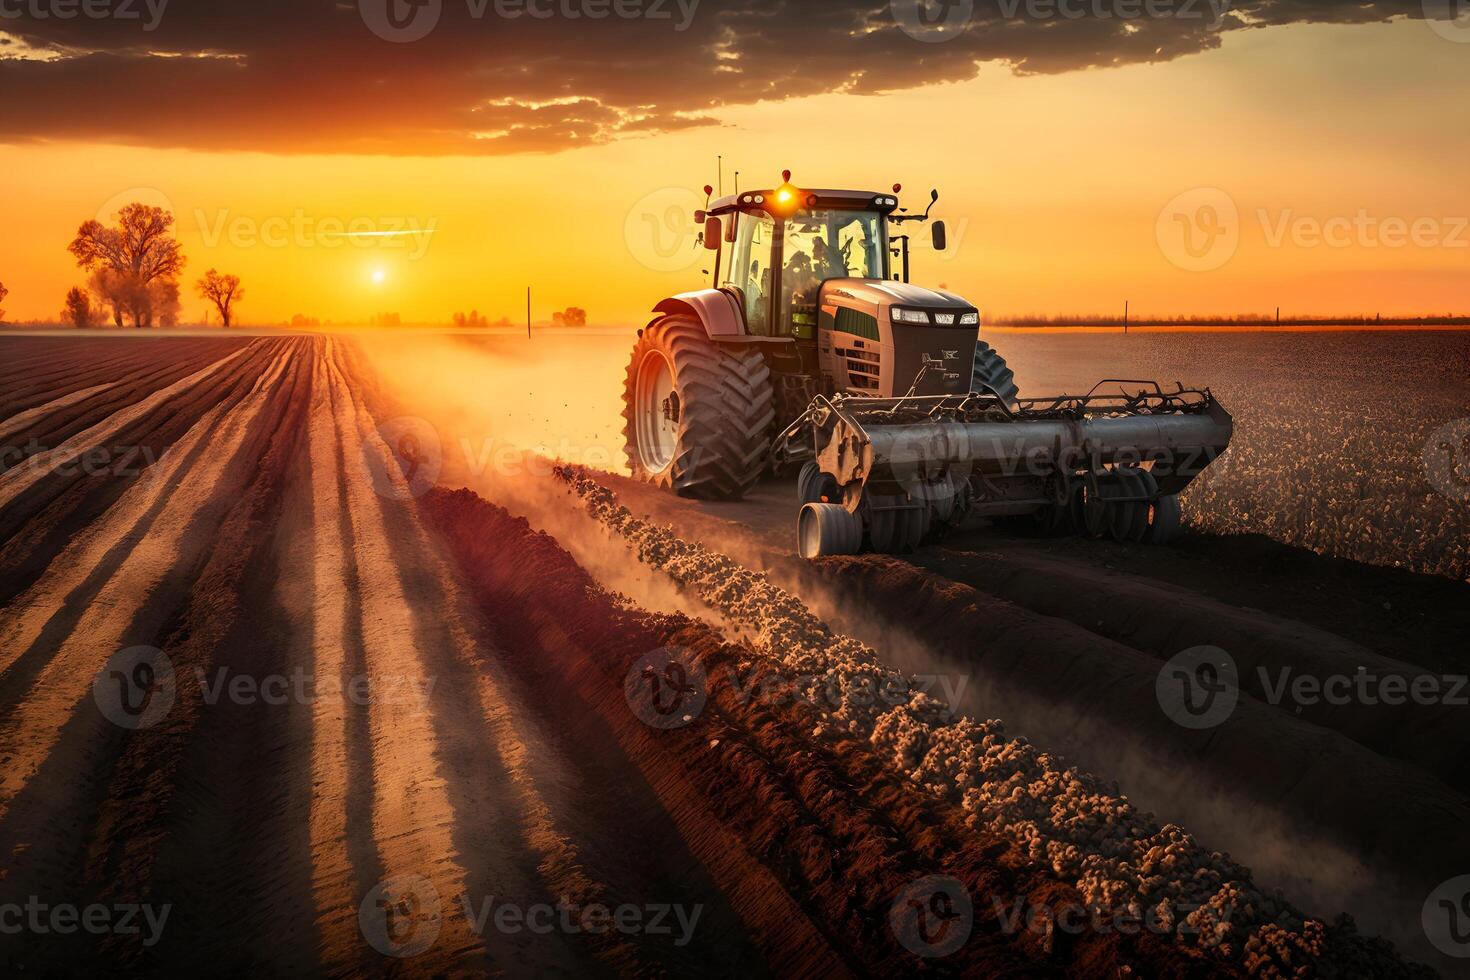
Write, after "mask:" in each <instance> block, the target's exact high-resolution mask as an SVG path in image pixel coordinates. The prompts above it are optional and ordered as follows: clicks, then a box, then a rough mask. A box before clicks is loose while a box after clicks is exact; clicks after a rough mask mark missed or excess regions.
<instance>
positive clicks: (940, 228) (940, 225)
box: [929, 221, 948, 252]
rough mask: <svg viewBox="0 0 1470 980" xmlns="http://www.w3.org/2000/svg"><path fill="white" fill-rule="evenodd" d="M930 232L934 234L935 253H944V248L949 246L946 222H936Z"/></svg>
mask: <svg viewBox="0 0 1470 980" xmlns="http://www.w3.org/2000/svg"><path fill="white" fill-rule="evenodd" d="M929 230H930V231H932V232H933V233H934V251H936V252H942V251H944V246H945V245H946V244H948V238H946V236H945V231H944V222H943V221H936V222H934V224H933V225H932V226H931V227H930V229H929Z"/></svg>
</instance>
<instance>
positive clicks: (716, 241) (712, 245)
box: [704, 215, 725, 252]
mask: <svg viewBox="0 0 1470 980" xmlns="http://www.w3.org/2000/svg"><path fill="white" fill-rule="evenodd" d="M724 237H725V233H724V230H723V229H722V228H721V227H720V219H719V218H717V217H715V216H714V215H710V216H709V217H708V218H705V219H704V247H705V248H707V249H709V250H710V251H711V252H714V251H716V250H718V249H719V247H720V240H721V239H722V238H724Z"/></svg>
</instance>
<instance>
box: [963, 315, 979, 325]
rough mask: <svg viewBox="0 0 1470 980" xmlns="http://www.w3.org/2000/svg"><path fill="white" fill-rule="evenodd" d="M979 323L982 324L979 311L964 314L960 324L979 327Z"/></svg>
mask: <svg viewBox="0 0 1470 980" xmlns="http://www.w3.org/2000/svg"><path fill="white" fill-rule="evenodd" d="M979 325H980V314H979V313H966V314H964V315H963V316H961V317H960V326H962V327H977V326H979Z"/></svg>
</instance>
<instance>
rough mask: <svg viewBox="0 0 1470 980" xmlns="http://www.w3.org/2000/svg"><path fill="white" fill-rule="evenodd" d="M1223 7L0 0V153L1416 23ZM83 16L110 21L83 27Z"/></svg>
mask: <svg viewBox="0 0 1470 980" xmlns="http://www.w3.org/2000/svg"><path fill="white" fill-rule="evenodd" d="M527 4H531V5H533V6H535V7H536V9H538V10H540V11H550V12H551V13H552V16H550V17H548V18H544V19H542V18H536V17H532V16H529V15H528V14H527V13H525V12H524V11H525V9H526V5H527ZM1224 4H1225V0H984V2H976V3H975V4H973V8H971V6H970V5H969V4H968V3H965V2H964V0H957V2H953V3H952V4H951V5H950V7H948V8H945V7H943V6H942V5H941V4H935V5H934V6H933V7H931V8H926V9H928V10H930V11H931V12H936V13H940V14H942V13H943V12H945V11H947V12H948V13H949V14H951V15H952V17H953V19H952V20H951V21H950V23H951V25H952V26H958V25H960V24H966V25H968V26H967V29H965V30H964V31H962V32H960V31H949V32H942V31H940V32H936V31H934V30H931V29H930V27H929V26H928V22H927V21H924V20H921V19H920V18H919V16H918V14H919V11H920V7H919V4H918V2H917V0H895V3H894V5H893V6H890V5H889V4H888V3H886V2H882V3H879V2H874V0H869V2H867V3H840V2H836V0H799V2H798V0H751V2H746V3H735V2H733V0H702V2H697V3H696V2H695V0H360V2H359V0H241V2H229V3H208V4H206V3H203V2H201V0H0V40H3V41H5V42H6V43H3V44H0V140H5V141H11V142H16V141H28V140H38V139H62V138H77V139H100V140H109V141H114V142H122V143H133V144H144V145H153V146H182V147H190V148H198V149H243V150H267V151H273V152H352V153H425V154H443V153H512V152H524V151H546V150H554V149H559V148H564V147H567V146H578V145H589V144H595V143H602V142H606V141H608V140H612V139H616V138H619V137H620V136H627V135H641V134H648V133H657V132H665V131H671V130H677V129H684V128H688V127H691V126H698V125H708V124H712V123H714V122H716V121H717V120H718V117H719V110H720V108H721V107H723V106H730V105H737V104H748V103H753V102H758V101H761V100H768V99H784V98H791V97H796V96H804V95H812V94H817V93H822V92H830V91H849V92H856V93H874V92H881V91H891V90H896V89H904V88H912V87H916V86H921V85H925V84H929V83H933V82H941V81H954V80H960V79H966V78H970V77H972V76H973V75H974V74H975V73H976V71H977V70H978V69H979V66H980V65H982V64H984V63H986V62H993V63H1000V64H1004V65H1007V66H1009V67H1010V68H1011V69H1012V70H1014V71H1018V72H1048V73H1051V72H1065V71H1073V70H1077V69H1082V68H1089V67H1099V66H1109V65H1120V64H1128V63H1136V62H1149V61H1164V60H1168V59H1172V58H1177V57H1180V56H1182V55H1187V54H1191V53H1194V52H1198V51H1202V50H1207V49H1210V48H1213V47H1216V46H1217V45H1218V44H1219V43H1220V37H1221V34H1222V33H1223V32H1225V31H1231V30H1243V29H1250V28H1254V27H1260V26H1266V25H1280V24H1291V23H1302V22H1326V21H1331V22H1368V21H1382V20H1386V19H1389V18H1391V17H1394V16H1400V15H1407V16H1423V12H1422V7H1421V4H1420V2H1419V0H1391V2H1360V3H1351V4H1339V3H1328V2H1325V0H1316V2H1313V0H1242V2H1239V3H1234V4H1232V5H1230V9H1229V10H1228V12H1227V11H1226V10H1225V9H1223V7H1224ZM89 6H90V8H91V9H93V10H94V11H95V10H101V9H109V10H112V11H114V12H115V13H116V14H117V16H109V17H88V16H82V15H80V12H81V10H83V9H85V8H87V7H89ZM691 8H692V9H691ZM63 9H70V10H75V11H77V12H78V14H79V15H78V16H73V17H70V18H61V17H59V16H55V14H56V13H58V12H60V11H61V10H63ZM967 9H970V15H969V16H968V17H965V16H964V13H965V11H966V10H967ZM476 10H479V11H483V16H478V17H477V16H475V15H474V11H476ZM568 10H570V11H573V12H580V13H581V14H582V16H578V17H569V16H567V15H566V14H565V13H564V11H568ZM619 10H621V11H623V12H624V13H627V12H629V11H630V10H642V11H645V12H647V13H648V14H650V15H651V16H642V17H637V18H628V17H625V16H619V14H618V13H617V11H619ZM1150 10H1152V11H1154V12H1155V13H1160V12H1162V13H1164V14H1165V15H1164V16H1149V15H1148V12H1149V11H1150ZM497 11H500V12H515V11H522V13H521V15H520V16H518V17H505V16H501V15H500V14H499V13H497ZM597 11H604V12H605V13H606V15H605V16H604V17H602V18H600V19H598V18H593V17H591V16H587V15H588V14H589V13H594V12H597ZM1099 11H1101V12H1102V13H1103V14H1104V15H1103V16H1099V15H1098V13H1099ZM15 12H23V13H22V16H20V17H18V18H17V17H14V16H13V14H14V13H15ZM38 14H45V15H46V16H38ZM125 14H126V15H131V16H124V15H125ZM1076 14H1081V16H1075V15H1076ZM431 23H432V25H433V28H432V30H427V31H426V29H427V27H428V26H429V25H430V24H431ZM373 28H377V33H375V31H374V29H373ZM425 31H426V33H425ZM419 33H424V36H423V37H422V38H421V39H419V40H415V41H411V42H406V43H395V42H393V41H390V40H385V39H384V38H383V37H382V36H380V35H381V34H388V35H390V36H398V37H411V36H414V35H417V34H419ZM7 36H8V37H7ZM936 38H946V39H944V40H936Z"/></svg>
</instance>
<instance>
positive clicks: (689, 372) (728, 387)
mask: <svg viewBox="0 0 1470 980" xmlns="http://www.w3.org/2000/svg"><path fill="white" fill-rule="evenodd" d="M775 416H776V411H775V403H774V395H773V392H772V387H771V371H770V368H769V367H767V365H766V362H765V358H763V357H761V355H760V352H759V351H757V350H754V349H752V348H749V347H739V346H726V345H721V344H716V343H715V342H714V341H712V340H710V338H709V335H708V334H707V333H706V332H705V329H704V325H703V324H701V323H700V322H699V321H698V320H697V319H695V318H694V317H690V316H670V317H665V318H664V319H662V320H659V321H658V322H657V323H655V324H654V325H653V326H651V327H649V328H647V329H646V330H644V331H643V333H642V336H640V337H639V338H638V343H637V344H636V345H634V347H633V358H632V360H631V361H630V362H629V364H628V374H627V378H626V380H625V382H624V388H623V418H624V420H625V424H624V426H623V438H624V445H625V448H624V451H625V452H626V453H627V456H628V466H629V468H630V469H631V470H632V471H633V475H634V477H636V478H637V479H640V480H643V481H645V482H647V483H652V484H654V485H655V486H660V487H666V488H671V489H673V490H674V492H675V493H677V494H679V495H680V496H681V497H700V498H704V499H711V500H736V499H739V498H740V497H743V496H744V495H745V494H746V492H747V491H749V490H750V488H751V487H753V486H755V483H756V481H757V480H759V479H760V476H761V473H762V472H763V471H764V469H765V467H766V462H767V457H768V455H769V453H770V428H771V422H772V421H773V420H774V419H775Z"/></svg>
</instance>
